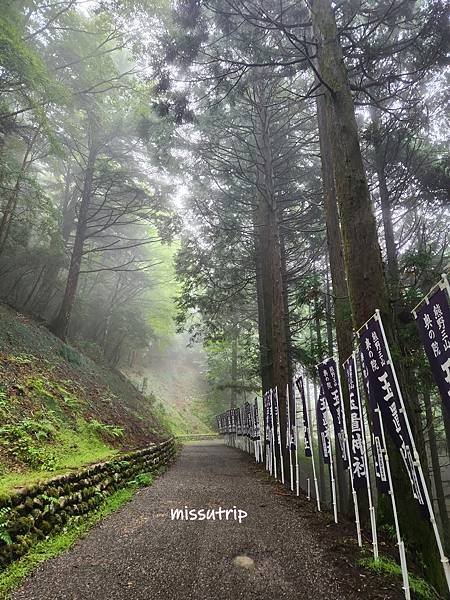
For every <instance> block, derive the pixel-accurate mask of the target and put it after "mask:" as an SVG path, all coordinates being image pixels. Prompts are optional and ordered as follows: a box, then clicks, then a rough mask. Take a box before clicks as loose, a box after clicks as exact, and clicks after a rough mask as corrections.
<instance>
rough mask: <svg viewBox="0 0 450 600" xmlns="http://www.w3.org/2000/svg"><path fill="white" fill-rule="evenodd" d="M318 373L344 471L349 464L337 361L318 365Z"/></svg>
mask: <svg viewBox="0 0 450 600" xmlns="http://www.w3.org/2000/svg"><path fill="white" fill-rule="evenodd" d="M317 371H318V373H319V380H320V384H321V388H322V390H323V394H324V395H325V398H326V400H327V403H328V407H329V409H330V412H331V416H332V418H333V427H334V433H335V436H336V440H337V443H338V446H339V450H340V455H341V458H342V462H343V464H344V469H348V468H349V462H348V456H347V448H346V443H345V427H344V417H343V415H342V399H341V393H340V389H339V376H338V372H337V364H336V361H335V360H334V358H329V359H327V360H326V361H325V362H322V363H320V364H319V365H317Z"/></svg>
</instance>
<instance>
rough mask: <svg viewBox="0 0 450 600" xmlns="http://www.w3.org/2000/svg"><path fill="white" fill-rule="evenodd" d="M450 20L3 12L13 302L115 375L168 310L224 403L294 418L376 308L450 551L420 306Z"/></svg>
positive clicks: (442, 258) (441, 442)
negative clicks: (292, 389)
mask: <svg viewBox="0 0 450 600" xmlns="http://www.w3.org/2000/svg"><path fill="white" fill-rule="evenodd" d="M446 23H447V22H446V8H445V5H444V3H443V2H440V1H435V0H428V1H427V0H424V1H422V0H420V1H419V2H415V3H410V2H404V1H402V0H393V1H391V2H384V1H381V0H377V1H370V0H369V1H364V2H350V1H344V2H341V3H338V4H332V3H331V2H330V1H329V0H309V2H303V1H299V2H295V3H293V2H285V1H284V0H282V1H281V2H278V3H273V2H271V1H269V0H258V1H257V0H249V2H245V3H242V2H240V1H238V0H226V1H225V0H212V1H211V2H208V3H204V2H202V1H200V0H180V1H178V2H175V3H174V4H172V5H171V4H170V3H169V2H165V1H164V0H163V1H162V2H160V3H155V4H152V3H147V2H144V1H139V0H136V1H133V0H126V1H125V2H120V3H116V2H114V1H112V0H111V1H109V0H106V1H104V2H98V3H97V2H96V1H95V0H93V1H92V2H87V3H86V2H81V1H80V2H78V1H76V0H63V1H62V2H52V1H51V0H48V1H47V0H44V1H42V2H39V1H37V2H33V1H31V2H23V3H16V2H9V1H8V2H6V4H5V5H4V6H2V11H1V16H0V63H1V67H0V94H1V97H0V193H1V199H0V200H1V203H0V207H1V209H0V275H1V277H0V294H1V299H2V300H3V302H5V303H8V304H10V305H12V306H13V307H14V308H16V309H17V310H19V311H21V312H25V313H27V314H30V315H32V316H33V317H34V318H36V319H39V320H41V321H43V322H45V323H46V324H48V327H49V328H50V329H51V330H52V331H53V332H54V333H56V334H57V335H58V336H59V337H60V338H61V339H63V340H66V339H68V340H69V341H70V342H71V343H77V344H79V345H80V346H82V347H83V346H84V347H85V348H87V349H89V350H90V351H91V352H94V354H97V355H100V356H102V357H103V358H104V359H106V360H107V361H108V362H110V363H111V364H112V365H113V366H115V367H119V368H122V369H127V368H130V367H132V366H133V364H134V363H135V362H138V363H139V364H145V361H146V360H149V356H150V357H151V353H152V350H150V351H149V348H150V349H151V348H153V352H157V350H155V348H158V347H159V346H158V344H161V343H165V344H166V346H167V345H170V343H171V339H172V337H171V336H172V335H173V331H174V326H173V318H174V317H175V320H176V325H177V327H178V329H179V331H185V332H186V331H187V332H189V334H190V336H191V339H192V340H199V341H201V342H202V343H203V345H204V347H205V350H206V353H207V372H206V377H207V379H208V381H209V386H210V390H209V396H208V397H209V398H210V400H209V401H210V402H215V403H218V404H219V405H221V406H222V407H223V408H226V407H227V406H229V405H231V406H235V405H237V403H238V402H241V401H242V400H243V399H245V398H250V397H253V396H254V394H256V393H261V391H262V390H267V389H270V388H273V387H275V386H278V390H279V395H280V410H281V415H280V416H281V419H282V421H283V420H285V419H286V415H285V414H284V412H283V411H284V408H283V407H284V406H285V402H284V393H285V391H284V390H285V389H286V384H287V383H288V382H289V381H292V378H293V374H294V373H295V371H296V370H297V369H298V366H299V365H302V367H303V368H305V369H307V370H308V371H309V373H310V376H311V377H312V378H314V377H315V370H314V365H315V364H317V363H318V362H319V361H320V360H321V359H323V358H324V357H326V356H331V355H332V354H338V356H339V359H340V362H342V361H343V360H345V359H346V358H347V357H348V356H349V355H350V353H351V351H352V349H353V331H354V330H355V329H357V328H359V327H360V326H361V325H362V324H363V323H364V322H365V321H366V320H367V319H368V318H370V316H371V315H372V314H373V312H374V310H375V309H376V308H378V309H380V310H381V314H382V318H383V322H384V323H385V327H386V330H387V336H388V339H389V342H390V344H391V348H392V351H393V355H394V360H395V361H396V365H397V370H398V372H399V374H400V379H401V381H400V383H401V386H402V388H403V391H404V395H405V401H406V403H407V409H408V411H409V417H410V420H411V423H412V426H413V429H414V433H415V436H416V441H417V444H418V447H419V451H420V454H421V457H422V460H423V461H424V463H425V466H426V472H427V474H429V477H430V483H431V484H432V487H431V489H432V490H433V497H434V499H435V502H436V507H437V512H438V515H439V521H440V527H441V528H442V532H443V537H444V539H446V540H447V543H448V542H449V540H450V534H449V515H448V513H449V496H450V483H449V480H450V470H449V446H450V424H449V423H448V419H447V421H446V420H445V415H444V414H443V412H442V408H441V403H440V399H439V397H438V394H437V391H436V389H435V387H434V385H433V383H432V378H431V374H430V370H429V366H428V363H427V361H426V358H425V355H424V354H423V351H422V348H421V344H420V341H419V337H418V333H417V330H416V325H415V323H414V321H413V318H412V315H411V312H410V311H411V309H412V307H413V306H414V305H415V304H416V303H417V302H418V301H419V300H420V298H421V297H422V296H423V295H424V294H425V293H426V292H427V291H428V290H429V288H430V287H431V286H432V285H433V284H434V283H436V281H437V280H438V278H439V276H440V274H441V273H442V272H443V270H445V268H446V263H447V261H448V235H449V227H448V224H449V211H448V199H449V198H448V190H449V173H448V147H447V145H446V142H447V140H446V139H445V131H446V129H447V130H448V127H447V128H446V126H448V122H447V118H448V114H446V105H445V97H446V79H445V74H446V72H445V36H446ZM205 402H207V400H205ZM345 402H348V399H347V398H345ZM281 432H282V436H284V435H285V433H284V432H285V428H283V427H281ZM284 443H285V441H284V440H283V444H284ZM426 461H428V463H426ZM392 463H393V464H392V468H393V471H394V478H395V480H396V481H398V485H399V493H398V504H399V512H400V520H401V525H402V530H403V531H404V532H405V537H406V542H407V544H408V548H409V551H410V552H411V553H413V554H414V556H415V558H416V561H417V562H418V564H420V565H422V567H421V568H422V570H423V572H424V574H425V576H426V578H427V579H428V580H429V581H430V582H431V583H432V584H433V585H434V586H435V587H436V588H438V589H439V588H440V589H442V586H443V585H444V584H443V581H442V574H441V569H440V565H439V561H438V558H437V554H436V552H435V548H434V539H433V537H432V535H431V530H430V528H429V527H428V525H427V524H426V523H424V522H423V521H421V520H420V518H419V516H418V514H417V511H416V508H415V505H414V503H413V502H411V501H410V492H409V483H408V481H407V478H406V474H405V473H404V471H403V467H402V465H401V461H400V459H399V460H393V461H392ZM338 479H339V481H340V489H339V494H340V505H341V507H342V510H343V511H344V512H346V511H347V512H348V511H350V503H349V497H348V485H347V484H346V482H345V478H344V475H343V472H339V470H338ZM400 490H401V491H400ZM378 509H379V513H380V519H381V521H383V520H384V522H385V523H387V524H389V523H390V519H391V515H390V513H389V510H388V505H387V503H386V505H385V504H384V502H383V500H382V499H381V500H380V505H379V507H378ZM362 518H363V519H367V518H368V515H364V514H363V515H362Z"/></svg>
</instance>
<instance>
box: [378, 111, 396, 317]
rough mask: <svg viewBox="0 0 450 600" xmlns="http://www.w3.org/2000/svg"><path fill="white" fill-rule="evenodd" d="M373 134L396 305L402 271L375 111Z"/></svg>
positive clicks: (390, 284) (387, 251) (387, 254)
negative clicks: (400, 269)
mask: <svg viewBox="0 0 450 600" xmlns="http://www.w3.org/2000/svg"><path fill="white" fill-rule="evenodd" d="M372 122H373V134H372V145H373V149H374V152H375V170H376V173H377V178H378V190H379V193H380V202H381V214H382V217H383V230H384V241H385V244H386V257H387V274H388V284H389V292H390V297H391V300H392V303H393V306H394V307H396V306H397V305H398V302H399V300H400V271H399V266H398V258H397V246H396V243H395V236H394V226H393V224H392V210H391V201H390V195H389V189H388V186H387V181H386V173H385V169H386V156H385V154H386V142H385V143H383V140H382V138H381V133H380V127H379V118H378V115H377V114H376V112H375V111H373V116H372Z"/></svg>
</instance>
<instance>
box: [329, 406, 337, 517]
mask: <svg viewBox="0 0 450 600" xmlns="http://www.w3.org/2000/svg"><path fill="white" fill-rule="evenodd" d="M327 428H328V432H329V431H330V423H329V419H328V418H327ZM328 440H329V442H330V463H329V464H330V479H331V498H332V500H331V501H332V504H333V515H334V522H335V523H337V522H338V513H337V498H336V481H335V479H334V465H333V444H332V442H331V436H330V435H329V434H328Z"/></svg>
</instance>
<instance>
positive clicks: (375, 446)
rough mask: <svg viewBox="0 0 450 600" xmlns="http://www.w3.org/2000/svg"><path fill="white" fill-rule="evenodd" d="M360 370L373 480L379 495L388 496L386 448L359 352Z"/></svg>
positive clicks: (366, 370)
mask: <svg viewBox="0 0 450 600" xmlns="http://www.w3.org/2000/svg"><path fill="white" fill-rule="evenodd" d="M359 356H360V361H361V370H362V375H363V383H364V389H365V391H366V394H367V398H368V400H369V409H370V415H371V421H372V456H373V464H374V469H375V480H376V484H377V489H378V491H379V492H380V493H381V494H388V493H389V490H390V487H389V480H388V473H387V463H386V448H385V447H384V443H383V435H382V431H381V421H380V415H379V412H378V411H379V408H378V406H377V404H376V400H375V397H374V394H371V393H370V383H369V370H368V367H367V365H366V363H365V360H364V354H363V353H362V352H361V351H360V355H359Z"/></svg>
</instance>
